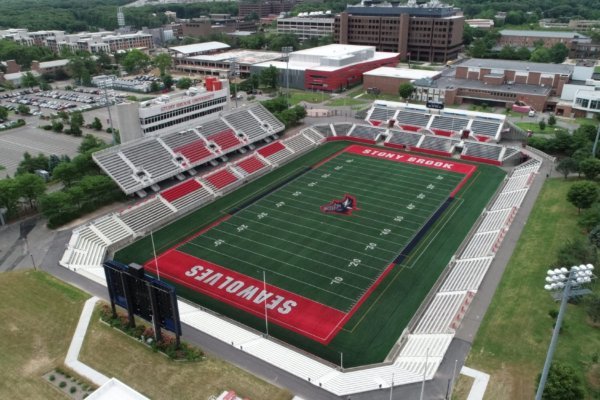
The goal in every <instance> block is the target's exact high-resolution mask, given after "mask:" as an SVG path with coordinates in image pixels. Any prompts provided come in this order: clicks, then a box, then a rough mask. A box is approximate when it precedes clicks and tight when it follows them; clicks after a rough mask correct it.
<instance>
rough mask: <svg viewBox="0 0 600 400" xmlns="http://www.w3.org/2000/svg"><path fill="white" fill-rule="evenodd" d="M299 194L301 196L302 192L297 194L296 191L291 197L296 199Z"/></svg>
mask: <svg viewBox="0 0 600 400" xmlns="http://www.w3.org/2000/svg"><path fill="white" fill-rule="evenodd" d="M301 194H302V192H298V191H296V192H294V193H292V196H294V197H298V196H300V195H301Z"/></svg>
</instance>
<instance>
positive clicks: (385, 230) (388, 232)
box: [379, 228, 392, 236]
mask: <svg viewBox="0 0 600 400" xmlns="http://www.w3.org/2000/svg"><path fill="white" fill-rule="evenodd" d="M391 232H392V230H391V229H388V228H385V229H382V230H381V232H380V233H379V236H385V235H389V234H390V233H391Z"/></svg>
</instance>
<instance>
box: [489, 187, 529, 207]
mask: <svg viewBox="0 0 600 400" xmlns="http://www.w3.org/2000/svg"><path fill="white" fill-rule="evenodd" d="M526 194H527V189H520V190H513V191H511V192H502V193H500V195H498V199H497V200H496V201H495V202H494V204H493V205H492V207H491V208H490V211H494V210H501V209H503V208H512V207H518V206H520V205H521V202H522V201H523V199H524V198H525V195H526Z"/></svg>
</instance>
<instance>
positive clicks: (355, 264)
mask: <svg viewBox="0 0 600 400" xmlns="http://www.w3.org/2000/svg"><path fill="white" fill-rule="evenodd" d="M360 263H361V260H360V259H359V258H354V259H352V261H350V262H349V263H348V267H358V266H359V265H360Z"/></svg>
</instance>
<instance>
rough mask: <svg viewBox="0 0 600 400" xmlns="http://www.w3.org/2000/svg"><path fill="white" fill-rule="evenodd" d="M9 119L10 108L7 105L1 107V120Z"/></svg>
mask: <svg viewBox="0 0 600 400" xmlns="http://www.w3.org/2000/svg"><path fill="white" fill-rule="evenodd" d="M6 119H8V109H7V108H6V107H0V120H1V121H4V120H6Z"/></svg>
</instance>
